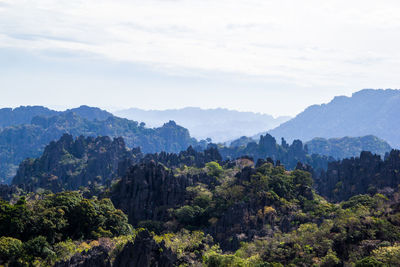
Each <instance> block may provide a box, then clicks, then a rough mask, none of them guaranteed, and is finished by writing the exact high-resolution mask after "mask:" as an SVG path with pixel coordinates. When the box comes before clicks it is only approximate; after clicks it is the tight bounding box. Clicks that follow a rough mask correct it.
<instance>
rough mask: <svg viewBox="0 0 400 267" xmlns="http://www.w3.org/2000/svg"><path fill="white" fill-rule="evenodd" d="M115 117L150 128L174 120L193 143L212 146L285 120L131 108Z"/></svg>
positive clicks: (255, 115) (217, 112)
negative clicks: (204, 142)
mask: <svg viewBox="0 0 400 267" xmlns="http://www.w3.org/2000/svg"><path fill="white" fill-rule="evenodd" d="M114 114H115V115H117V116H120V117H123V118H128V119H132V120H140V121H143V122H145V123H146V124H148V126H150V127H155V126H160V125H162V124H163V123H164V122H165V121H169V120H174V121H175V122H176V123H178V124H179V125H182V126H183V127H185V128H187V129H188V130H189V131H190V133H191V134H192V135H193V136H194V137H196V138H197V139H206V138H208V137H209V138H211V139H212V140H213V141H214V142H225V141H228V140H233V139H236V138H239V137H241V136H243V135H247V136H251V135H254V134H255V133H258V132H261V131H266V130H268V129H272V128H274V127H276V126H278V125H279V124H281V123H283V122H285V121H287V120H288V119H289V117H277V118H274V117H272V116H271V115H268V114H260V113H253V112H241V111H235V110H228V109H222V108H217V109H201V108H196V107H187V108H182V109H169V110H142V109H137V108H131V109H126V110H120V111H117V112H115V113H114Z"/></svg>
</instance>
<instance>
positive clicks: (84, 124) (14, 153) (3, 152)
mask: <svg viewBox="0 0 400 267" xmlns="http://www.w3.org/2000/svg"><path fill="white" fill-rule="evenodd" d="M76 112H78V113H76ZM28 113H29V112H28ZM78 114H80V115H78ZM14 123H17V122H16V121H15V120H14ZM65 133H67V134H71V135H73V136H80V135H83V136H95V137H97V136H110V137H122V138H123V139H124V141H125V143H126V144H127V146H128V147H131V148H133V147H140V148H141V150H142V151H143V152H146V153H148V152H153V153H154V152H161V151H166V152H179V151H182V150H185V149H186V148H187V147H189V146H191V145H193V146H196V145H199V143H198V142H197V141H196V140H195V139H194V138H192V137H190V134H189V132H188V130H187V129H185V128H183V127H180V126H179V125H177V124H176V123H175V122H173V121H170V122H167V123H165V124H164V125H163V126H162V127H159V128H146V127H144V125H143V124H140V123H138V122H136V121H130V120H127V119H122V118H118V117H115V116H109V113H107V112H105V111H101V110H100V109H98V108H88V107H81V108H78V109H75V110H70V111H67V112H61V113H57V115H54V116H35V117H33V118H32V119H31V122H30V123H29V124H20V125H15V126H8V127H5V128H4V129H2V130H1V131H0V181H2V182H5V183H9V182H10V181H11V179H12V177H13V175H14V174H15V172H16V169H17V167H18V165H19V163H20V162H21V161H23V160H24V159H26V158H34V157H39V156H40V154H41V153H42V151H43V150H44V147H45V146H46V145H47V144H48V143H49V142H51V141H55V140H57V139H59V138H60V137H61V136H62V135H63V134H65ZM204 143H205V141H204V142H203V143H202V146H204Z"/></svg>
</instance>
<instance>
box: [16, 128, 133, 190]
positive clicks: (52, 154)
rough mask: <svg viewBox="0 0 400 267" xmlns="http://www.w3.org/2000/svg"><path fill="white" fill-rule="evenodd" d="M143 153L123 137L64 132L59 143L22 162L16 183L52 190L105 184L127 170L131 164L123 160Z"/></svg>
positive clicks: (25, 186) (22, 185) (32, 188)
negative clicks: (128, 144) (74, 136)
mask: <svg viewBox="0 0 400 267" xmlns="http://www.w3.org/2000/svg"><path fill="white" fill-rule="evenodd" d="M140 156H141V153H140V150H138V149H133V150H129V149H127V148H126V146H125V143H124V140H123V139H122V138H114V139H111V138H109V137H97V138H94V137H83V136H80V137H78V138H76V139H74V138H73V137H72V136H71V135H67V134H65V135H63V136H62V137H61V139H60V140H58V141H57V142H51V143H50V144H49V145H48V146H47V147H46V149H45V151H44V153H43V155H42V156H41V157H40V158H37V159H27V160H25V161H24V162H22V163H21V164H20V167H19V169H18V171H17V175H16V176H15V177H14V179H13V184H14V185H19V186H20V187H21V188H23V189H25V190H26V191H35V190H37V189H38V188H43V189H48V190H51V191H53V192H59V191H62V190H76V189H78V188H79V187H80V186H92V185H95V184H99V185H104V184H108V183H110V182H111V180H112V179H114V178H116V177H117V176H118V174H120V173H124V172H126V170H127V169H126V168H127V167H128V165H129V164H122V162H126V161H128V162H130V163H132V162H133V161H135V159H136V158H138V157H140ZM121 168H123V170H122V169H121Z"/></svg>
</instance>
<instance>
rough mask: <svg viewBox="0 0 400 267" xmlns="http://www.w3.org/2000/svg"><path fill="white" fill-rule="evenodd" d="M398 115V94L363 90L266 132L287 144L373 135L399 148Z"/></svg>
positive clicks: (307, 110) (319, 106) (337, 99)
mask: <svg viewBox="0 0 400 267" xmlns="http://www.w3.org/2000/svg"><path fill="white" fill-rule="evenodd" d="M399 114H400V91H399V90H392V89H387V90H372V89H365V90H361V91H359V92H356V93H354V94H353V95H352V96H351V97H346V96H338V97H335V98H334V99H333V100H332V101H331V102H329V103H328V104H322V105H313V106H310V107H308V108H307V109H306V110H304V111H303V112H302V113H300V114H299V115H297V116H296V117H295V118H293V119H291V120H290V121H287V122H285V123H283V124H281V125H280V126H278V127H277V128H275V129H273V130H271V131H268V132H269V133H270V134H271V135H273V136H275V137H277V138H280V137H284V138H285V139H287V140H289V141H290V140H293V139H296V138H298V139H301V140H311V139H313V138H314V137H324V138H333V137H343V136H364V135H375V136H377V137H379V138H382V139H384V140H386V141H387V142H388V143H389V144H390V145H391V146H393V147H399V146H400V135H399V130H400V129H399V125H400V116H399Z"/></svg>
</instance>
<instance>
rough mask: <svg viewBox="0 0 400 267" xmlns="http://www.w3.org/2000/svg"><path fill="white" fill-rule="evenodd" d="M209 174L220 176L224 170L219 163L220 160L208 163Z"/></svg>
mask: <svg viewBox="0 0 400 267" xmlns="http://www.w3.org/2000/svg"><path fill="white" fill-rule="evenodd" d="M206 169H207V171H208V174H209V175H211V176H214V177H220V176H221V175H222V173H223V172H224V169H223V168H222V167H221V166H220V165H219V164H218V162H215V161H211V162H208V163H207V164H206Z"/></svg>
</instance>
